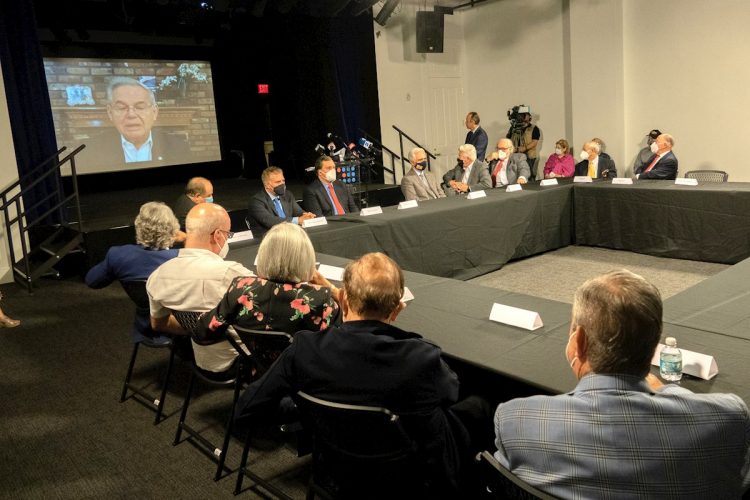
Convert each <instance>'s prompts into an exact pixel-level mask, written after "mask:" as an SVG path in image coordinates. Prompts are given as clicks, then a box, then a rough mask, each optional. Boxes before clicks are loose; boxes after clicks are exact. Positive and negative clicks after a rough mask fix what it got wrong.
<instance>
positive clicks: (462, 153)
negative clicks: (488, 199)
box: [443, 144, 492, 195]
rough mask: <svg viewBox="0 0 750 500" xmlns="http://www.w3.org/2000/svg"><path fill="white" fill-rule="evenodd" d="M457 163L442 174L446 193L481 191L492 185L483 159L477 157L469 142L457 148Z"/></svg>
mask: <svg viewBox="0 0 750 500" xmlns="http://www.w3.org/2000/svg"><path fill="white" fill-rule="evenodd" d="M457 161H458V164H457V165H456V167H455V168H454V169H452V170H449V171H448V172H446V173H445V175H443V189H444V190H445V194H447V195H456V194H460V193H468V192H469V191H481V190H483V189H489V188H491V187H492V179H491V178H490V173H489V171H488V170H487V166H486V165H485V164H484V161H482V160H480V159H478V158H477V150H476V149H475V148H474V146H472V145H471V144H464V145H463V146H460V147H459V148H458V159H457Z"/></svg>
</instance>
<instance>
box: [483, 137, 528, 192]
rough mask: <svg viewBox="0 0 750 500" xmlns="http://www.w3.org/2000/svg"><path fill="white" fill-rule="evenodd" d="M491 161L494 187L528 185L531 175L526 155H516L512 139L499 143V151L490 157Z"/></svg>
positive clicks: (502, 140)
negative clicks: (527, 181)
mask: <svg viewBox="0 0 750 500" xmlns="http://www.w3.org/2000/svg"><path fill="white" fill-rule="evenodd" d="M490 160H491V161H490V177H492V187H500V186H507V185H508V184H516V183H518V184H526V180H527V179H528V178H529V176H530V175H531V170H529V164H528V162H527V161H526V155H525V154H523V153H516V152H515V148H514V147H513V141H511V140H510V139H500V140H499V141H497V151H494V152H493V153H492V154H491V155H490Z"/></svg>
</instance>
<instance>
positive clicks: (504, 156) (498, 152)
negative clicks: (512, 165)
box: [497, 149, 508, 160]
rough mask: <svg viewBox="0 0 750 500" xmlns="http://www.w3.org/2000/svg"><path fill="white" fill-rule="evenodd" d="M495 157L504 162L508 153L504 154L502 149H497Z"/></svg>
mask: <svg viewBox="0 0 750 500" xmlns="http://www.w3.org/2000/svg"><path fill="white" fill-rule="evenodd" d="M497 157H498V158H499V159H501V160H504V159H506V158H507V157H508V153H506V152H505V151H503V150H502V149H498V150H497Z"/></svg>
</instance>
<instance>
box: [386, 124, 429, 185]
mask: <svg viewBox="0 0 750 500" xmlns="http://www.w3.org/2000/svg"><path fill="white" fill-rule="evenodd" d="M391 126H392V127H393V128H394V129H395V130H396V132H398V144H399V147H400V148H401V175H406V158H405V157H404V137H406V138H407V139H409V141H411V143H412V144H414V146H416V147H418V148H422V149H423V150H424V152H425V153H427V170H431V169H432V165H431V164H430V158H432V159H433V160H437V156H435V155H434V154H432V153H430V152H429V151H428V150H427V148H426V147H424V146H422V145H421V144H420V143H418V142H417V141H415V140H414V139H412V138H411V137H410V136H409V134H407V133H406V132H404V131H403V130H401V129H400V128H398V127H397V126H395V125H391Z"/></svg>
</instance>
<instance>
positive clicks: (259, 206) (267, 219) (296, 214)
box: [246, 167, 315, 236]
mask: <svg viewBox="0 0 750 500" xmlns="http://www.w3.org/2000/svg"><path fill="white" fill-rule="evenodd" d="M260 179H261V181H262V182H263V190H262V191H259V192H257V193H255V195H253V197H252V198H250V204H249V206H248V208H247V217H246V221H247V225H248V227H249V228H250V229H251V230H252V231H253V235H254V236H263V235H264V234H266V231H268V230H269V229H271V228H272V227H273V226H275V225H276V224H279V223H280V222H285V221H286V222H291V223H292V224H299V225H300V226H301V225H302V224H303V223H304V222H305V221H306V220H309V219H314V218H315V214H314V213H312V212H305V211H304V210H302V207H300V206H299V204H298V203H297V200H296V199H295V198H294V194H293V193H292V192H291V191H289V190H288V189H287V188H286V180H285V179H284V171H283V170H281V169H280V168H279V167H268V168H266V169H265V170H263V173H261V174H260Z"/></svg>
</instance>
